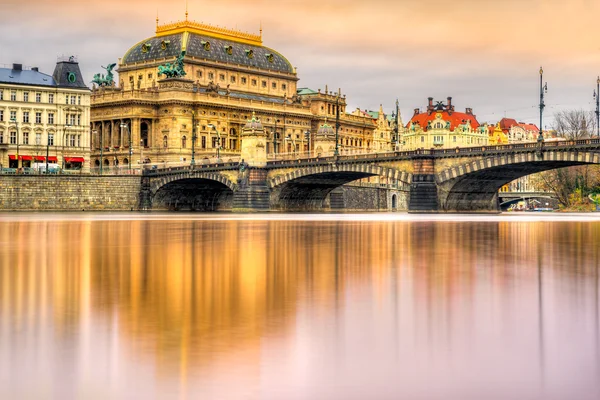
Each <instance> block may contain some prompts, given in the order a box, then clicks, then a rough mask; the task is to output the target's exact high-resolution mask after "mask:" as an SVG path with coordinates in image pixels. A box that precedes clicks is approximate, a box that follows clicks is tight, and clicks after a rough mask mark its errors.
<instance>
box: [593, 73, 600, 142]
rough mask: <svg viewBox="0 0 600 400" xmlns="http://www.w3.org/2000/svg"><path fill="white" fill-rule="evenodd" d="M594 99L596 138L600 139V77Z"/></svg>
mask: <svg viewBox="0 0 600 400" xmlns="http://www.w3.org/2000/svg"><path fill="white" fill-rule="evenodd" d="M594 99H596V136H598V137H600V76H599V77H598V80H596V90H594Z"/></svg>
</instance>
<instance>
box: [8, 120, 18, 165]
mask: <svg viewBox="0 0 600 400" xmlns="http://www.w3.org/2000/svg"><path fill="white" fill-rule="evenodd" d="M10 122H13V123H14V124H15V128H16V129H17V169H19V122H18V121H17V117H13V118H11V119H10Z"/></svg>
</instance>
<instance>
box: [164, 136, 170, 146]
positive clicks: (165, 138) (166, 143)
mask: <svg viewBox="0 0 600 400" xmlns="http://www.w3.org/2000/svg"><path fill="white" fill-rule="evenodd" d="M168 144H169V140H168V138H167V137H166V136H164V137H163V147H164V148H165V149H166V148H167V147H168Z"/></svg>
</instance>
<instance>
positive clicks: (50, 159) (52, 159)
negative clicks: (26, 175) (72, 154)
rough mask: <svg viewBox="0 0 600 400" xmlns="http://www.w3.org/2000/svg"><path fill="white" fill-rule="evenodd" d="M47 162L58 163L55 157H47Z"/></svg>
mask: <svg viewBox="0 0 600 400" xmlns="http://www.w3.org/2000/svg"><path fill="white" fill-rule="evenodd" d="M48 161H49V162H58V157H56V156H49V157H48Z"/></svg>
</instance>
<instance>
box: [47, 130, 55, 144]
mask: <svg viewBox="0 0 600 400" xmlns="http://www.w3.org/2000/svg"><path fill="white" fill-rule="evenodd" d="M48 146H54V134H53V133H49V134H48Z"/></svg>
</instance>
